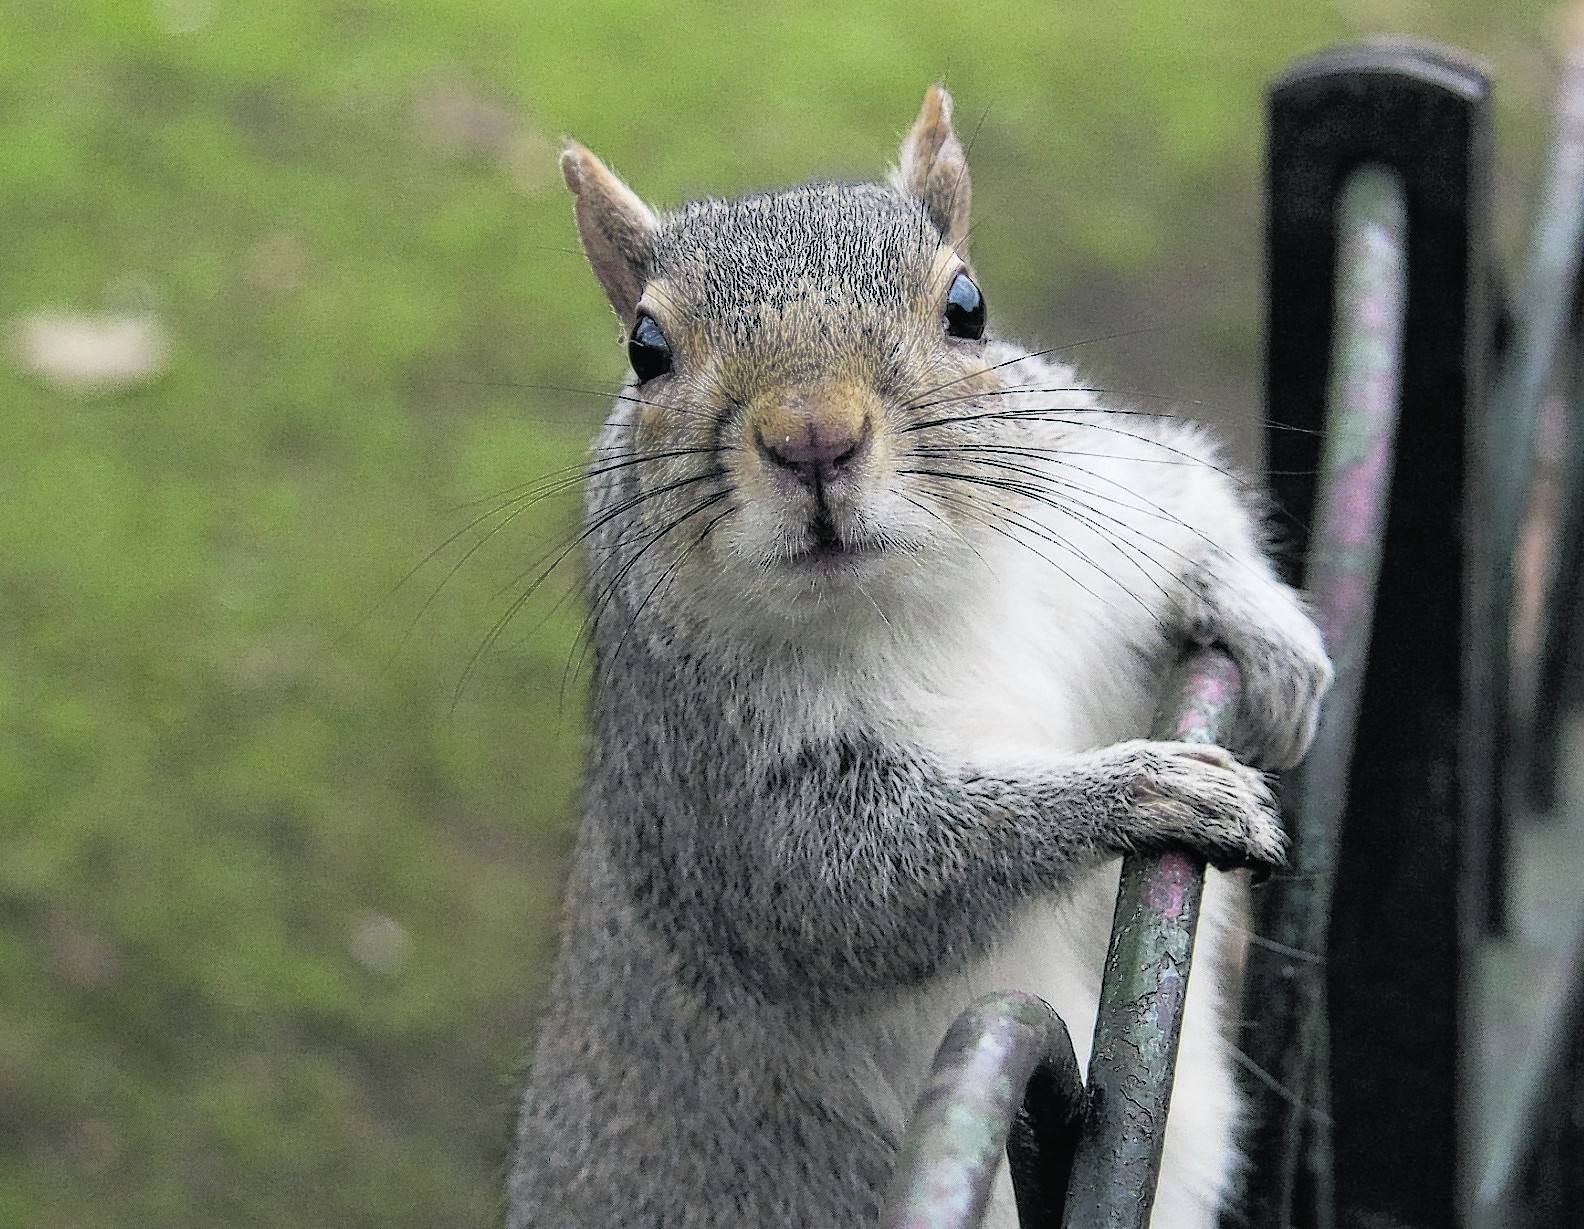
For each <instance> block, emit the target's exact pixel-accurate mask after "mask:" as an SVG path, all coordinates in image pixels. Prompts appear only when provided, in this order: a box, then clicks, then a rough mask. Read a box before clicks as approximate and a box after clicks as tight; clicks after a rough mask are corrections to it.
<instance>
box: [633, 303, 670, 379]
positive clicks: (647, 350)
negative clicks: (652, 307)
mask: <svg viewBox="0 0 1584 1229" xmlns="http://www.w3.org/2000/svg"><path fill="white" fill-rule="evenodd" d="M627 361H628V362H629V363H631V364H632V369H633V374H634V375H635V376H637V377H638V383H640V384H647V383H648V382H649V381H650V380H652V379H654V378H655V377H656V376H663V375H665V373H666V372H668V371H670V370H671V343H670V342H669V341H667V340H666V339H665V334H664V333H662V332H661V331H660V326H659V325H658V324H656V323H655V321H654V317H653V316H639V317H638V319H637V320H636V321H634V322H633V327H632V332H631V333H629V334H628V335H627Z"/></svg>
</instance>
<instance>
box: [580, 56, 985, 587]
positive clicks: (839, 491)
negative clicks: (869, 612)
mask: <svg viewBox="0 0 1584 1229" xmlns="http://www.w3.org/2000/svg"><path fill="white" fill-rule="evenodd" d="M951 113H952V103H951V97H950V96H949V95H948V94H947V93H946V91H945V90H944V89H942V88H940V87H939V86H934V87H932V88H931V89H930V90H929V91H928V93H927V94H926V96H925V99H924V104H923V107H922V109H921V110H920V112H919V115H918V118H917V120H916V121H915V122H914V124H913V126H912V127H911V128H910V129H909V131H908V132H907V134H906V136H905V137H904V138H903V141H902V147H901V153H900V156H899V159H898V164H897V166H896V168H895V169H894V170H893V171H892V172H891V174H890V175H889V177H888V179H887V180H886V182H884V183H874V184H856V185H853V184H834V183H812V184H807V185H803V186H800V187H794V188H790V189H786V190H782V191H775V192H767V193H763V194H759V195H754V196H748V197H745V198H742V199H737V200H714V199H711V200H700V201H693V202H690V203H687V204H685V205H683V206H682V207H680V208H679V209H676V210H674V211H666V212H661V211H656V210H654V209H651V208H650V207H649V206H647V205H646V204H644V202H643V201H642V200H640V199H639V197H638V196H637V195H636V194H635V193H634V192H633V191H632V190H631V189H630V188H628V187H627V186H626V185H625V184H624V183H622V181H621V180H620V179H618V178H617V177H616V175H615V174H613V173H612V172H611V170H610V169H609V168H608V167H607V166H606V165H605V164H604V163H603V162H601V161H600V160H599V159H598V158H596V157H595V156H594V155H593V154H592V153H590V152H589V151H588V150H587V149H585V148H584V147H583V146H582V145H579V144H577V143H576V142H573V141H568V142H567V144H566V146H565V149H564V150H563V153H562V156H561V168H562V173H563V174H564V176H565V178H566V182H567V186H568V187H569V188H570V189H571V191H572V193H573V196H574V198H575V201H576V206H575V216H576V220H577V227H578V233H579V235H580V236H581V238H582V242H583V248H584V251H585V252H586V253H587V255H588V258H589V262H590V264H591V265H592V266H593V269H594V272H595V275H596V276H597V277H598V279H599V282H600V285H601V286H602V287H603V288H604V291H605V294H606V297H607V298H608V299H609V300H610V303H611V306H612V307H613V308H614V309H615V312H616V315H617V316H618V318H619V319H620V321H621V325H622V330H623V337H624V341H625V344H626V349H627V354H628V358H629V360H630V362H631V365H632V371H633V379H632V380H631V382H629V384H628V385H627V386H626V388H625V390H624V394H623V397H622V398H621V399H620V400H619V401H618V406H617V411H616V416H615V417H614V418H613V420H612V425H613V427H619V428H620V430H621V431H622V432H625V434H622V435H620V436H619V438H620V439H621V446H625V447H628V448H630V449H631V453H632V456H633V458H634V459H635V463H634V464H632V465H630V466H628V467H626V470H625V471H624V472H623V473H622V476H621V480H622V481H623V482H624V483H628V484H630V485H631V486H633V487H634V488H635V489H634V490H632V491H629V492H628V493H627V494H628V497H630V498H636V497H637V496H643V498H642V499H639V500H638V502H637V503H635V504H634V505H633V506H634V509H635V512H634V515H635V516H637V517H639V519H640V521H641V523H642V524H643V525H644V526H646V527H650V528H652V529H653V530H655V531H656V532H658V531H660V530H662V529H665V530H666V532H665V534H664V535H663V536H664V537H665V539H666V541H664V542H657V544H656V546H655V548H654V551H653V552H652V553H653V554H656V555H657V556H659V557H662V558H665V559H671V560H676V561H677V562H678V566H679V567H681V566H682V563H681V559H682V556H683V555H684V554H689V553H691V554H692V556H693V558H692V559H690V560H689V561H688V564H687V567H688V568H689V569H691V568H693V567H695V566H700V565H704V564H709V563H713V564H716V565H719V564H722V563H725V564H734V563H735V564H743V565H746V566H747V567H748V568H749V569H750V570H751V574H752V576H753V578H754V583H753V584H752V585H751V586H749V587H750V588H753V589H754V590H755V592H760V593H763V592H765V591H766V590H767V588H768V589H770V590H774V589H776V588H777V584H776V582H777V580H778V579H780V580H788V581H789V583H792V585H793V587H794V588H799V587H800V588H801V590H802V591H805V592H806V591H807V590H808V589H809V588H810V587H811V586H812V587H823V588H824V589H826V590H829V589H830V588H831V587H833V586H838V587H839V586H840V585H841V584H842V583H844V581H845V580H860V581H865V580H868V579H873V578H874V577H875V576H876V575H877V573H879V572H882V571H884V569H885V568H886V567H887V566H890V565H891V564H893V563H894V562H895V561H896V560H897V559H898V558H903V557H907V556H909V555H917V554H918V553H919V552H920V551H921V550H922V549H924V548H925V547H926V546H927V545H928V543H930V542H931V541H932V540H935V539H937V538H939V537H940V535H941V534H942V533H944V532H949V531H950V530H951V528H952V526H951V525H950V521H951V520H952V519H953V517H954V516H955V515H956V514H955V513H954V512H952V511H951V510H950V507H949V505H943V506H942V507H940V508H933V507H929V506H925V503H926V501H923V500H921V499H920V498H919V493H918V491H917V490H916V489H910V483H911V484H912V486H914V487H916V486H917V484H918V483H917V480H914V479H910V478H909V476H908V473H907V470H908V462H909V458H910V457H913V456H915V455H916V447H915V445H917V444H921V443H923V442H924V440H923V436H922V434H921V427H923V428H929V427H932V426H935V425H936V424H933V423H931V421H930V420H931V419H935V418H940V417H943V416H949V415H951V414H953V412H954V411H957V410H959V408H960V407H961V406H962V405H963V404H964V403H965V402H966V401H969V400H971V399H972V398H973V397H974V396H975V395H976V394H978V393H981V392H984V391H987V390H989V389H992V388H995V387H998V386H999V381H998V379H997V378H996V375H995V374H994V367H993V365H992V363H991V361H990V360H989V359H988V358H987V357H986V350H987V342H986V340H985V337H984V328H985V316H984V300H983V298H982V296H981V294H980V291H979V288H978V285H977V283H976V281H975V278H974V274H973V271H972V269H971V268H970V266H969V263H968V256H967V239H968V219H969V201H970V187H969V179H968V167H967V162H966V159H965V156H964V153H963V148H962V145H961V143H960V142H959V141H958V139H957V136H956V134H955V132H954V131H953V129H952V124H951ZM951 430H952V428H951V426H950V425H943V426H941V427H940V428H939V429H938V430H936V431H935V433H934V435H933V437H932V438H931V440H930V441H929V442H930V443H932V444H936V445H938V444H939V443H940V442H941V431H946V432H948V433H949V432H950V431H951ZM609 439H610V437H609V435H607V442H608V441H609ZM598 468H599V463H598V461H597V462H596V469H598ZM706 474H709V475H714V476H713V477H710V478H705V477H704V475H706ZM667 526H671V528H670V529H667V528H666V527H667ZM689 526H694V527H696V528H691V529H690V528H689ZM706 526H708V528H706ZM701 534H702V535H703V536H702V537H701V536H700V535H701ZM690 543H692V544H693V546H691V547H690V546H689V544H690ZM597 546H598V539H596V549H597ZM865 592H866V594H867V590H866V591H865ZM776 600H780V598H777V599H776Z"/></svg>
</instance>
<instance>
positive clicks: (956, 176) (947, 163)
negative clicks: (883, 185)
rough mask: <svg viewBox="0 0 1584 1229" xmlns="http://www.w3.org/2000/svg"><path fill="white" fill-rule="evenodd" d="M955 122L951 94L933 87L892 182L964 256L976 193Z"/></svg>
mask: <svg viewBox="0 0 1584 1229" xmlns="http://www.w3.org/2000/svg"><path fill="white" fill-rule="evenodd" d="M951 117H952V99H951V95H950V94H948V93H947V92H946V90H945V89H944V88H943V87H942V86H939V85H932V86H930V87H929V89H928V90H927V91H926V92H925V94H924V105H923V107H921V108H920V109H919V114H918V118H917V119H916V120H914V121H913V127H912V128H910V129H908V134H907V136H905V137H903V138H902V153H901V157H900V159H899V161H898V163H897V168H896V170H895V171H893V172H892V173H891V183H892V184H893V185H894V186H895V187H896V188H897V189H898V190H899V191H901V192H902V193H903V194H905V195H907V196H911V197H915V198H916V199H917V200H919V201H921V202H922V203H923V205H924V208H925V209H926V210H928V211H929V216H930V221H932V222H934V223H935V229H936V230H938V231H940V233H941V237H942V238H943V239H945V240H946V242H947V243H949V244H951V245H952V246H953V247H954V248H957V249H958V250H959V251H961V250H962V249H963V248H964V247H965V246H966V245H967V242H968V206H969V204H970V203H971V199H972V190H971V188H970V185H969V182H968V159H967V157H966V155H964V153H963V147H962V142H960V141H959V140H958V139H957V134H956V133H955V132H954V131H952V124H951Z"/></svg>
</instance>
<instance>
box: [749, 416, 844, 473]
mask: <svg viewBox="0 0 1584 1229" xmlns="http://www.w3.org/2000/svg"><path fill="white" fill-rule="evenodd" d="M872 434H873V432H872V431H871V429H870V425H869V419H867V418H865V419H863V420H862V421H861V422H857V423H853V422H832V421H830V420H829V419H823V420H822V419H817V418H811V419H805V420H804V421H803V422H800V423H796V424H795V425H794V424H788V425H787V426H785V427H783V428H782V429H780V430H776V431H772V433H771V434H770V436H769V437H768V438H766V436H765V435H764V433H763V432H755V433H754V442H755V443H757V444H758V445H759V451H760V452H762V453H763V454H764V455H765V458H766V459H767V460H768V461H770V462H771V464H773V465H776V466H778V467H780V468H781V469H784V470H786V471H787V472H788V473H790V474H792V475H793V476H794V477H795V478H796V479H797V480H798V481H799V482H801V483H802V484H803V485H804V486H806V487H808V488H809V489H810V490H817V489H818V488H820V487H822V486H826V485H828V484H829V483H831V482H834V481H835V480H836V479H837V478H839V477H841V475H842V474H843V473H844V472H846V471H847V470H850V469H851V468H852V467H853V466H854V465H855V464H856V463H857V462H859V461H861V460H862V459H863V456H864V454H865V453H866V452H868V450H869V439H870V436H871V435H872Z"/></svg>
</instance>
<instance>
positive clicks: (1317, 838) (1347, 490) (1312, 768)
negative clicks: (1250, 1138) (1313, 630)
mask: <svg viewBox="0 0 1584 1229" xmlns="http://www.w3.org/2000/svg"><path fill="white" fill-rule="evenodd" d="M1337 229H1338V236H1337V240H1338V249H1339V250H1338V256H1337V268H1338V274H1339V277H1338V283H1337V289H1336V309H1335V325H1334V332H1333V334H1332V359H1331V378H1330V388H1329V391H1328V395H1327V401H1328V403H1329V404H1328V426H1327V431H1326V439H1325V454H1324V459H1323V461H1322V465H1321V477H1320V498H1319V505H1318V509H1317V513H1316V516H1315V521H1314V526H1313V528H1312V530H1311V532H1310V538H1309V558H1308V562H1307V567H1306V576H1305V581H1306V585H1305V587H1306V590H1307V592H1308V596H1309V603H1310V609H1311V611H1312V612H1313V614H1314V617H1315V621H1316V622H1317V623H1318V624H1319V626H1320V631H1321V634H1322V636H1323V637H1324V639H1325V644H1326V650H1327V652H1329V653H1330V654H1331V659H1332V662H1333V664H1334V665H1335V667H1336V682H1335V684H1334V685H1333V687H1332V691H1331V693H1330V695H1329V696H1328V697H1327V700H1326V706H1325V710H1324V712H1323V714H1322V716H1321V719H1320V727H1319V729H1318V730H1317V731H1316V735H1315V742H1314V746H1313V747H1311V748H1310V751H1309V755H1308V757H1307V758H1306V759H1305V761H1304V763H1303V764H1302V765H1300V766H1299V767H1298V769H1296V770H1295V771H1294V772H1293V773H1292V774H1290V775H1289V776H1288V778H1287V780H1286V782H1285V783H1284V786H1285V787H1284V789H1283V792H1282V801H1283V810H1284V811H1285V813H1286V814H1287V816H1288V819H1289V822H1290V824H1291V825H1292V828H1293V830H1294V831H1295V833H1296V839H1295V841H1294V845H1293V865H1292V867H1291V868H1290V869H1291V873H1292V875H1293V877H1294V881H1295V882H1298V883H1301V884H1302V885H1303V890H1302V891H1301V892H1300V891H1292V892H1287V893H1284V894H1282V895H1280V896H1279V897H1278V898H1277V900H1276V902H1275V907H1274V908H1273V909H1271V910H1270V911H1269V913H1268V914H1267V918H1266V927H1267V929H1266V938H1268V939H1270V940H1272V941H1273V943H1272V945H1271V946H1270V947H1268V948H1266V949H1265V950H1266V951H1267V952H1270V953H1280V952H1287V953H1300V954H1291V955H1279V954H1278V955H1276V956H1274V957H1273V958H1270V959H1267V960H1265V961H1264V962H1262V963H1259V964H1256V966H1255V976H1254V978H1253V980H1252V983H1251V985H1250V993H1249V995H1248V999H1247V1001H1248V1003H1249V1004H1250V1009H1251V1011H1257V1012H1258V1013H1259V1014H1258V1020H1257V1023H1256V1024H1255V1025H1254V1026H1253V1028H1252V1030H1251V1032H1250V1034H1249V1037H1248V1039H1247V1041H1246V1046H1247V1048H1248V1050H1249V1052H1250V1057H1251V1058H1252V1060H1253V1061H1254V1062H1255V1063H1257V1064H1258V1065H1259V1067H1260V1068H1261V1069H1262V1070H1263V1071H1265V1072H1266V1073H1267V1074H1268V1075H1270V1076H1271V1077H1272V1078H1273V1079H1274V1080H1275V1081H1276V1082H1277V1083H1278V1084H1279V1085H1280V1086H1281V1088H1283V1089H1285V1090H1287V1091H1288V1092H1289V1093H1291V1094H1294V1095H1296V1096H1298V1097H1299V1098H1301V1099H1304V1100H1312V1099H1313V1094H1312V1093H1311V1092H1310V1091H1309V1090H1311V1089H1312V1088H1314V1086H1315V1080H1314V1073H1315V1071H1316V1067H1317V1064H1318V1063H1320V1062H1321V1061H1322V1058H1323V1056H1322V1054H1321V1051H1322V1049H1323V1048H1324V1047H1325V1045H1326V1035H1325V1031H1324V1027H1325V972H1326V970H1325V965H1324V963H1322V962H1321V961H1319V960H1317V959H1315V958H1314V956H1315V955H1318V954H1319V953H1323V952H1324V951H1325V950H1326V931H1327V927H1328V924H1329V922H1330V917H1331V883H1332V878H1333V876H1334V874H1335V870H1336V860H1337V849H1338V846H1339V844H1340V841H1341V830H1342V822H1343V818H1344V816H1345V814H1346V811H1347V804H1348V788H1349V779H1350V768H1351V765H1352V759H1353V745H1354V738H1355V734H1356V731H1357V719H1358V707H1359V700H1360V697H1361V696H1362V694H1363V690H1364V678H1365V667H1366V665H1367V664H1368V660H1369V648H1370V634H1371V630H1372V622H1373V620H1372V616H1373V614H1374V609H1375V588H1376V581H1377V579H1378V578H1379V575H1380V564H1381V553H1382V549H1383V546H1384V542H1385V536H1386V513H1387V507H1388V497H1389V493H1390V484H1391V475H1392V468H1393V452H1394V442H1395V439H1396V428H1397V413H1398V404H1399V393H1400V388H1401V372H1402V342H1403V320H1404V316H1405V313H1406V308H1407V288H1408V274H1407V243H1408V234H1407V231H1408V221H1407V207H1406V204H1405V201H1404V195H1403V186H1402V181H1401V179H1400V178H1399V177H1398V176H1397V175H1396V174H1395V173H1394V172H1391V171H1387V170H1385V169H1383V168H1380V167H1372V166H1366V167H1362V168H1360V169H1359V170H1357V171H1355V172H1354V173H1353V174H1352V175H1351V176H1350V177H1349V179H1348V181H1347V183H1346V185H1345V186H1344V187H1343V189H1342V193H1341V199H1340V202H1339V217H1338V225H1337ZM1261 1102H1262V1104H1261V1117H1260V1119H1259V1123H1260V1125H1259V1128H1258V1135H1257V1136H1256V1143H1255V1147H1256V1149H1258V1150H1261V1151H1262V1152H1263V1153H1264V1159H1265V1160H1266V1161H1267V1165H1266V1168H1265V1170H1264V1181H1265V1183H1266V1185H1265V1187H1264V1188H1263V1189H1261V1190H1260V1191H1259V1193H1258V1199H1259V1202H1260V1204H1261V1206H1262V1207H1263V1208H1265V1209H1266V1210H1267V1217H1268V1219H1269V1222H1270V1223H1272V1224H1285V1223H1286V1222H1287V1221H1288V1220H1289V1219H1290V1216H1291V1210H1292V1199H1293V1190H1294V1185H1295V1183H1296V1181H1297V1178H1298V1174H1299V1168H1300V1162H1299V1145H1300V1142H1301V1139H1302V1137H1303V1134H1304V1131H1305V1130H1306V1129H1307V1130H1309V1131H1311V1132H1313V1133H1314V1134H1315V1135H1317V1136H1319V1137H1320V1140H1321V1142H1320V1147H1321V1148H1322V1150H1328V1142H1327V1137H1328V1132H1329V1126H1330V1124H1329V1120H1328V1119H1325V1118H1323V1117H1320V1116H1319V1115H1309V1116H1307V1121H1306V1117H1305V1115H1304V1114H1303V1113H1302V1112H1301V1111H1295V1110H1294V1109H1292V1108H1291V1106H1290V1105H1289V1104H1287V1103H1284V1102H1283V1101H1282V1100H1280V1099H1278V1097H1277V1096H1276V1095H1274V1094H1273V1093H1272V1092H1271V1091H1270V1090H1267V1091H1266V1093H1265V1095H1264V1096H1263V1097H1262V1098H1261ZM1271 1161H1274V1162H1275V1163H1274V1164H1270V1163H1269V1162H1271ZM1316 1180H1317V1181H1319V1182H1321V1183H1323V1182H1324V1180H1325V1179H1324V1176H1323V1175H1319V1176H1317V1179H1316Z"/></svg>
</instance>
